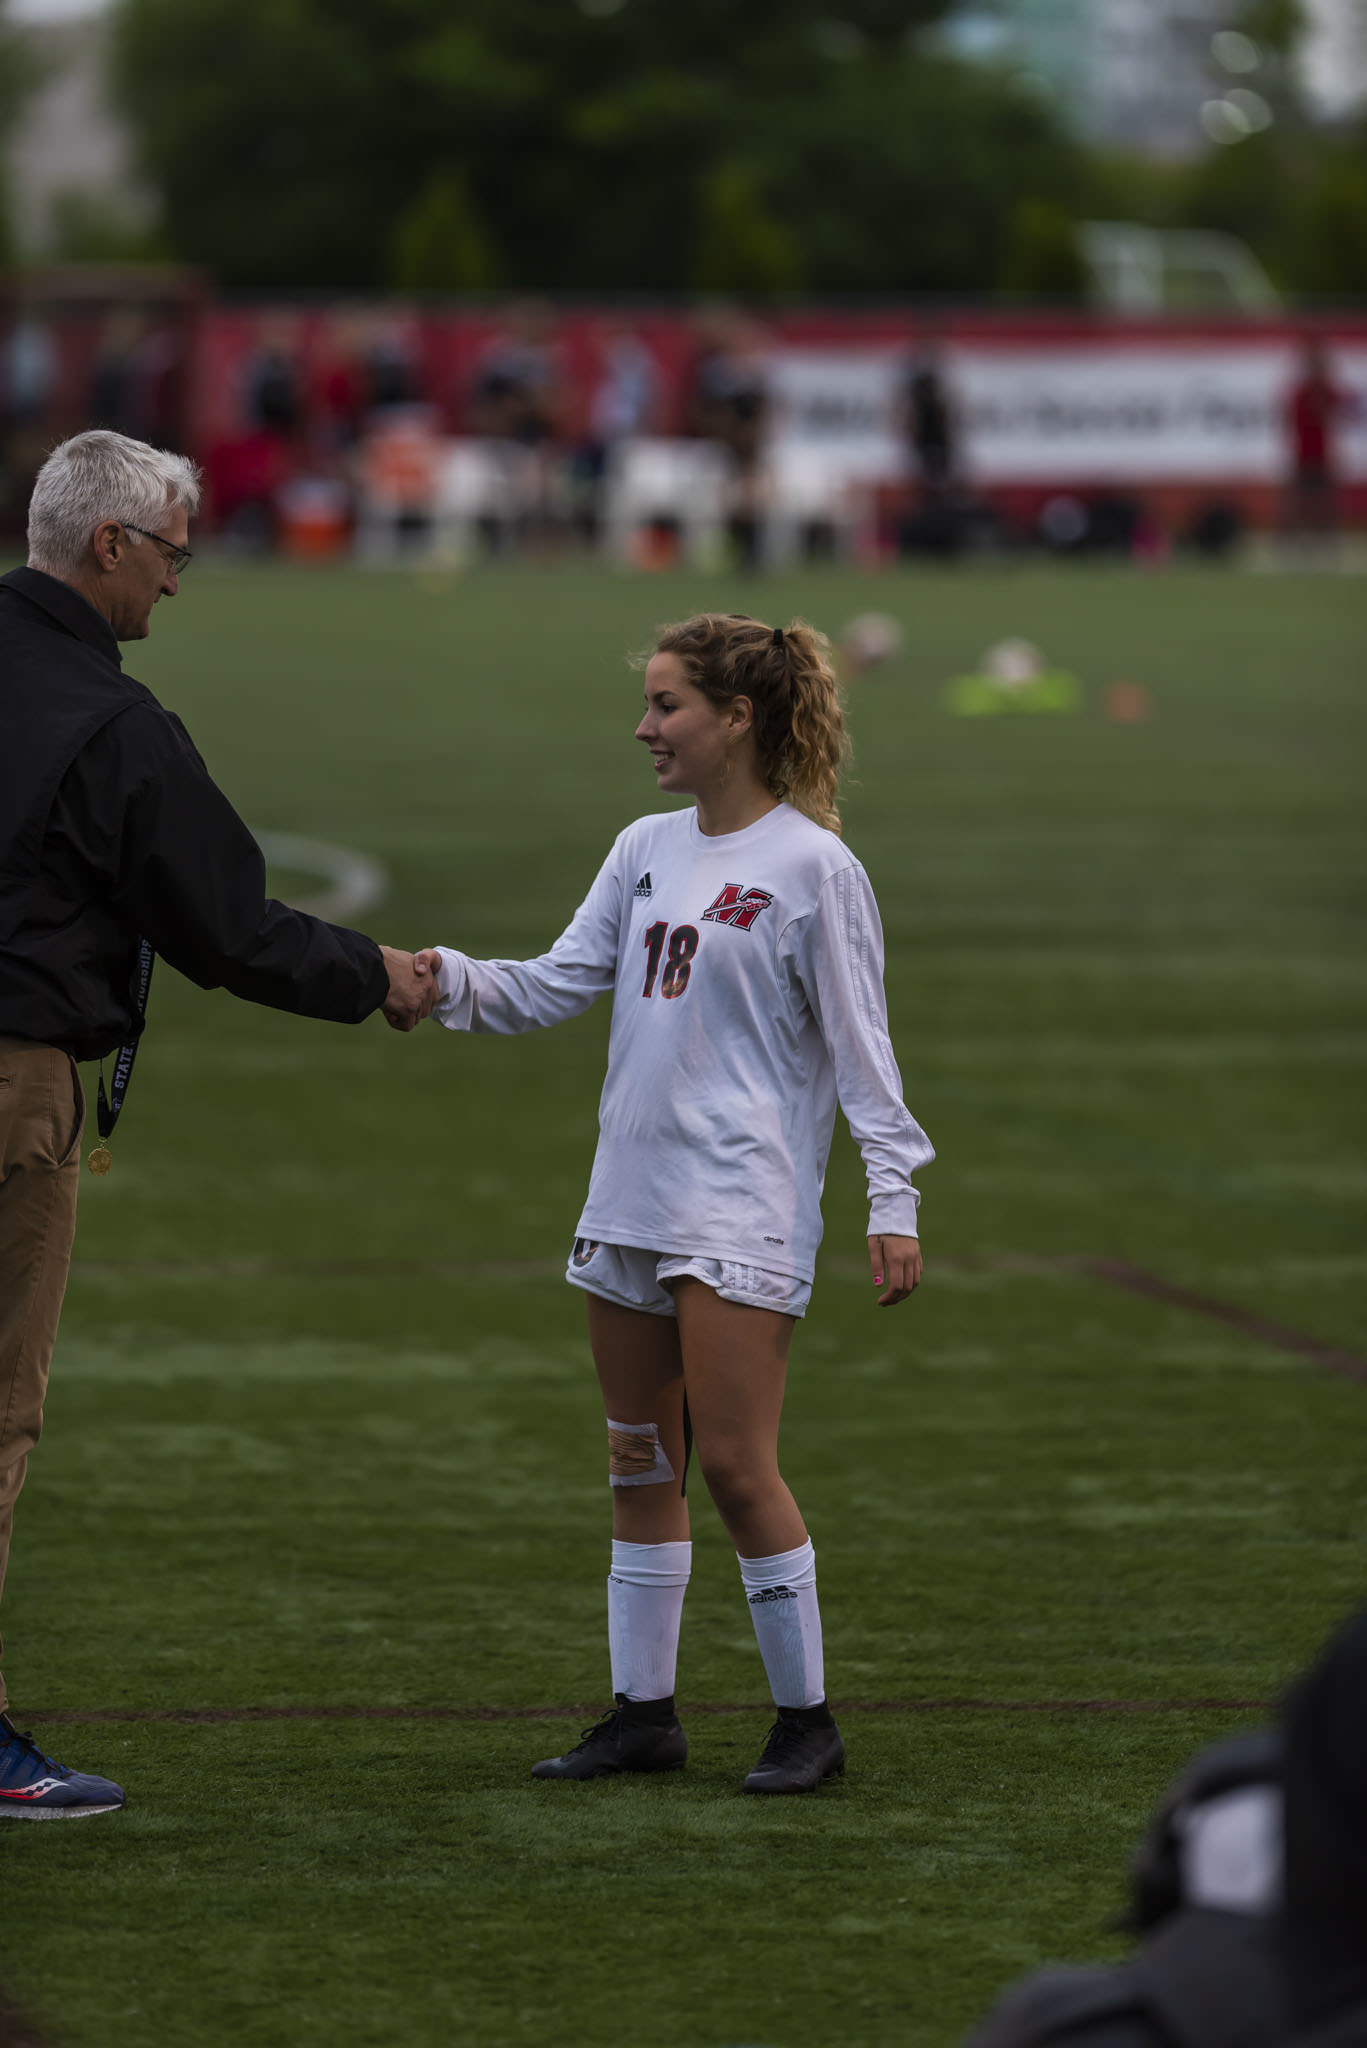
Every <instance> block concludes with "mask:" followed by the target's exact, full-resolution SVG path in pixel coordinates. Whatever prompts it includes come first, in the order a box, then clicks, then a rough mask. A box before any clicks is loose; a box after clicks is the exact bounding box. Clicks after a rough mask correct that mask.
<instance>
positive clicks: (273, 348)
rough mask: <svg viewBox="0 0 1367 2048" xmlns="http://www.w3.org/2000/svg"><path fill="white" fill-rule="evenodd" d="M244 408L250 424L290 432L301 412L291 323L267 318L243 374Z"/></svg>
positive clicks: (271, 432)
mask: <svg viewBox="0 0 1367 2048" xmlns="http://www.w3.org/2000/svg"><path fill="white" fill-rule="evenodd" d="M243 382H244V394H243V397H244V409H245V411H246V415H247V419H248V421H249V422H250V424H251V425H252V426H253V427H259V428H260V429H261V431H262V432H263V433H267V434H283V435H291V434H293V433H294V432H295V431H296V429H297V428H298V426H299V423H300V420H301V418H302V414H303V394H302V391H301V389H300V373H299V363H298V356H297V344H296V333H295V323H294V322H293V321H292V320H290V319H281V320H268V321H267V322H265V324H264V325H263V327H262V330H261V336H260V339H259V341H258V343H257V346H256V349H255V351H254V352H253V354H252V356H251V358H250V360H249V362H248V364H247V368H246V372H245V374H244V379H243Z"/></svg>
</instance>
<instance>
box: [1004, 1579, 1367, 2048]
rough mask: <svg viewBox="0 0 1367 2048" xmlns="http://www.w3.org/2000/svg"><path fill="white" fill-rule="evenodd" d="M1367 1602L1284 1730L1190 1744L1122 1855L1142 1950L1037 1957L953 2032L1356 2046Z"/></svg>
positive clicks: (1216, 2045) (1185, 2046)
mask: <svg viewBox="0 0 1367 2048" xmlns="http://www.w3.org/2000/svg"><path fill="white" fill-rule="evenodd" d="M1364 1727H1367V1612H1365V1613H1363V1614H1360V1615H1358V1616H1357V1617H1356V1618H1355V1619H1354V1620H1352V1621H1351V1622H1349V1623H1348V1625H1347V1626H1346V1627H1345V1628H1344V1629H1343V1630H1342V1631H1341V1632H1340V1633H1339V1634H1338V1635H1337V1636H1336V1637H1335V1638H1334V1639H1333V1640H1332V1641H1331V1643H1330V1644H1329V1646H1328V1648H1327V1650H1326V1651H1325V1652H1324V1653H1323V1654H1322V1656H1321V1657H1320V1659H1319V1661H1318V1663H1317V1664H1316V1665H1315V1667H1314V1669H1313V1670H1312V1671H1311V1673H1310V1675H1309V1677H1308V1678H1306V1679H1305V1680H1304V1682H1303V1683H1302V1684H1301V1685H1299V1686H1298V1687H1297V1688H1296V1689H1295V1690H1294V1691H1293V1692H1292V1694H1291V1695H1290V1698H1289V1700H1288V1702H1287V1705H1286V1708H1285V1710H1284V1712H1283V1714H1282V1717H1281V1725H1280V1728H1279V1729H1276V1730H1268V1731H1264V1732H1260V1733H1257V1734H1252V1735H1241V1736H1235V1737H1232V1738H1231V1739H1230V1740H1228V1741H1225V1742H1218V1743H1215V1744H1213V1745H1212V1746H1211V1747H1210V1748H1209V1749H1205V1750H1202V1751H1201V1752H1200V1753H1199V1755H1197V1756H1196V1757H1195V1758H1194V1759H1193V1761H1192V1762H1191V1763H1190V1764H1189V1765H1188V1766H1187V1768H1186V1770H1185V1771H1184V1772H1183V1773H1182V1775H1181V1776H1180V1777H1179V1778H1178V1779H1177V1780H1176V1782H1175V1783H1174V1785H1173V1786H1172V1787H1171V1789H1170V1791H1169V1792H1168V1794H1167V1796H1166V1798H1165V1799H1164V1801H1163V1804H1162V1806H1161V1808H1160V1809H1159V1812H1158V1814H1157V1816H1156V1818H1155V1820H1154V1822H1153V1824H1152V1826H1151V1827H1150V1829H1149V1832H1148V1834H1147V1835H1146V1836H1145V1838H1144V1841H1143V1842H1142V1843H1141V1845H1140V1847H1139V1850H1138V1853H1137V1855H1136V1857H1135V1860H1134V1865H1133V1868H1132V1871H1131V1882H1130V1892H1131V1910H1130V1913H1129V1914H1128V1916H1127V1918H1126V1922H1125V1924H1126V1926H1127V1927H1128V1928H1129V1929H1131V1930H1132V1931H1133V1932H1135V1933H1136V1934H1138V1935H1140V1936H1142V1937H1143V1941H1142V1946H1141V1947H1140V1949H1139V1952H1138V1954H1137V1955H1136V1956H1135V1957H1134V1958H1133V1959H1132V1960H1131V1961H1129V1962H1125V1963H1120V1964H1116V1965H1114V1966H1112V1967H1105V1966H1099V1967H1095V1968H1060V1967H1053V1968H1049V1969H1044V1970H1039V1971H1037V1972H1035V1974H1034V1975H1033V1976H1030V1977H1026V1978H1023V1979H1021V1981H1020V1982H1019V1983H1017V1984H1015V1985H1013V1986H1012V1987H1011V1989H1010V1990H1009V1991H1008V1992H1007V1993H1006V1995H1005V1997H1004V1998H1003V1999H1002V2000H1001V2001H1000V2003H999V2004H998V2005H997V2007H996V2008H995V2010H994V2011H993V2012H992V2013H991V2014H990V2015H989V2017H988V2019H987V2020H986V2022H985V2023H984V2024H983V2025H982V2026H981V2027H980V2028H979V2029H978V2030H977V2032H976V2033H974V2034H972V2035H971V2036H970V2037H969V2039H968V2040H967V2041H966V2042H965V2043H964V2048H1364V2044H1365V2043H1367V1939H1364V1931H1365V1930H1367V1747H1365V1746H1364V1744H1363V1740H1362V1731H1363V1729H1364Z"/></svg>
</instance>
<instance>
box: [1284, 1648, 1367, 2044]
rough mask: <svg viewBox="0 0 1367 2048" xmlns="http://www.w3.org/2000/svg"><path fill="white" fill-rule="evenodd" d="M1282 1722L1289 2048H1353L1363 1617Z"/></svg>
mask: <svg viewBox="0 0 1367 2048" xmlns="http://www.w3.org/2000/svg"><path fill="white" fill-rule="evenodd" d="M1282 1725H1283V1728H1284V1730H1285V1734H1286V1765H1285V1778H1284V1782H1285V1786H1286V1926H1287V1955H1288V1959H1289V1962H1290V1965H1291V1992H1292V2003H1293V2007H1294V2010H1295V2013H1296V2017H1297V2020H1298V2021H1299V2023H1300V2024H1301V2025H1302V2026H1303V2027H1304V2028H1306V2029H1307V2032H1306V2033H1305V2035H1304V2036H1303V2037H1302V2036H1300V2035H1297V2036H1296V2037H1295V2040H1296V2048H1301V2044H1302V2040H1303V2041H1304V2044H1305V2048H1310V2044H1311V2043H1312V2042H1313V2043H1314V2044H1315V2048H1319V2044H1320V2043H1321V2041H1322V2042H1323V2043H1324V2048H1330V2044H1331V2043H1332V2044H1333V2048H1338V2044H1339V2043H1340V2042H1341V2043H1342V2044H1343V2048H1350V2044H1351V2048H1357V2044H1360V2043H1362V2042H1367V1742H1364V1732H1365V1731H1367V1611H1364V1612H1363V1613H1361V1614H1359V1615H1357V1616H1356V1618H1355V1619H1354V1620H1352V1621H1350V1622H1349V1623H1348V1625H1347V1627H1346V1628H1344V1629H1343V1630H1341V1631H1340V1633H1339V1634H1338V1635H1337V1636H1336V1637H1335V1638H1334V1640H1333V1641H1332V1642H1331V1643H1330V1645H1329V1648H1328V1650H1327V1651H1326V1652H1325V1654H1324V1655H1323V1656H1322V1657H1321V1658H1320V1660H1319V1662H1318V1663H1317V1664H1316V1665H1315V1667H1314V1669H1313V1670H1312V1671H1311V1672H1310V1674H1309V1676H1308V1677H1307V1678H1306V1679H1305V1680H1304V1682H1303V1683H1302V1684H1301V1685H1299V1686H1298V1687H1297V1688H1296V1689H1295V1691H1294V1692H1293V1693H1292V1694H1291V1697H1290V1699H1289V1701H1288V1703H1287V1707H1286V1711H1285V1713H1284V1714H1283V1717H1282ZM1345 2021H1350V2022H1351V2023H1352V2024H1353V2025H1355V2026H1356V2032H1354V2031H1351V2027H1349V2028H1348V2029H1347V2030H1345ZM1312 2028H1313V2029H1315V2030H1316V2031H1314V2032H1310V2031H1308V2030H1309V2029H1312Z"/></svg>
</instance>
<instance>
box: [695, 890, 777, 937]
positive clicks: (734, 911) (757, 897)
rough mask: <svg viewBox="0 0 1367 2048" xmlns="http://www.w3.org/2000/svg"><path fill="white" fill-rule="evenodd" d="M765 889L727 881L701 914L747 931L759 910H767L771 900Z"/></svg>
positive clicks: (714, 921) (717, 921) (713, 920)
mask: <svg viewBox="0 0 1367 2048" xmlns="http://www.w3.org/2000/svg"><path fill="white" fill-rule="evenodd" d="M773 900H774V899H773V897H772V896H771V895H770V893H769V891H768V890H767V889H742V887H741V885H740V883H739V882H728V883H727V885H726V887H725V888H724V889H723V890H722V892H721V894H720V896H718V898H717V900H716V902H715V903H709V904H708V906H707V909H706V910H705V911H704V912H703V916H704V917H707V918H711V920H712V922H713V923H714V924H733V925H735V926H736V927H737V929H738V930H739V931H743V932H748V931H749V929H750V927H751V925H752V924H753V923H754V921H755V919H756V918H757V917H758V916H759V914H760V912H761V910H767V909H768V908H769V905H770V904H771V903H772V902H773Z"/></svg>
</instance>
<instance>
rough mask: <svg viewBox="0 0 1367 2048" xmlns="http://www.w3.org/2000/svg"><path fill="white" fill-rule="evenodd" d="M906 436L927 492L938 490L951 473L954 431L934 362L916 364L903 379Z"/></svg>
mask: <svg viewBox="0 0 1367 2048" xmlns="http://www.w3.org/2000/svg"><path fill="white" fill-rule="evenodd" d="M907 438H908V440H909V441H910V443H911V451H912V460H913V463H914V466H915V470H916V474H917V475H918V476H919V477H920V479H921V482H922V484H923V485H924V486H925V488H926V490H927V491H942V490H943V489H944V488H945V487H946V485H947V484H948V483H949V481H950V478H951V477H952V476H953V474H954V468H955V452H956V443H957V439H958V436H957V433H956V429H955V421H954V412H953V408H952V406H951V405H950V401H949V393H948V392H947V391H946V389H945V386H944V382H943V379H942V378H941V376H940V373H939V371H938V370H937V369H936V367H935V365H934V364H933V363H931V362H921V363H917V364H916V365H915V366H914V368H913V369H912V373H911V376H910V378H909V380H908V382H907Z"/></svg>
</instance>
